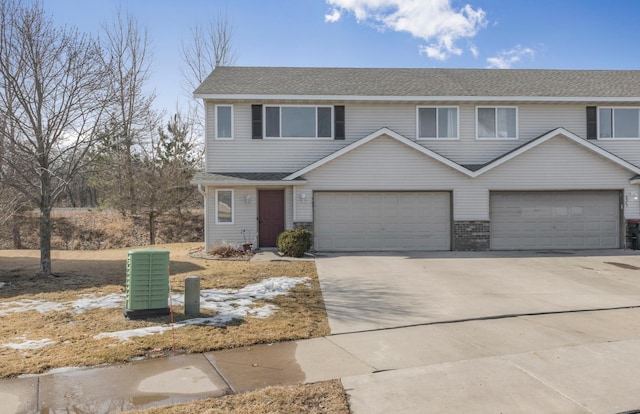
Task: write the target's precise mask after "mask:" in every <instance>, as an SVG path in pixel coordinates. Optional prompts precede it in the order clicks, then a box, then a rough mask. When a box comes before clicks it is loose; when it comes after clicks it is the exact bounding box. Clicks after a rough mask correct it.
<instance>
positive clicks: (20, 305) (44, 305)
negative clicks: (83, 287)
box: [0, 299, 66, 316]
mask: <svg viewBox="0 0 640 414" xmlns="http://www.w3.org/2000/svg"><path fill="white" fill-rule="evenodd" d="M65 309H66V305H65V303H62V302H47V301H43V300H32V299H22V300H17V301H13V302H0V316H2V315H6V314H8V313H18V312H28V311H38V312H40V313H47V312H53V311H61V310H65Z"/></svg>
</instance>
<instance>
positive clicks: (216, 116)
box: [213, 104, 234, 141]
mask: <svg viewBox="0 0 640 414" xmlns="http://www.w3.org/2000/svg"><path fill="white" fill-rule="evenodd" d="M221 107H224V108H231V136H230V137H220V136H218V108H221ZM214 119H215V122H214V124H215V125H214V126H213V128H214V133H215V138H216V139H217V140H227V141H229V140H232V139H233V137H234V131H233V105H230V104H219V105H215V116H214Z"/></svg>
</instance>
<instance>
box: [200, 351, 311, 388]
mask: <svg viewBox="0 0 640 414" xmlns="http://www.w3.org/2000/svg"><path fill="white" fill-rule="evenodd" d="M297 347H298V345H297V344H296V343H295V342H283V343H277V344H270V345H257V346H252V347H249V348H239V349H230V350H226V351H219V352H212V353H210V354H208V357H209V358H211V359H212V360H213V364H214V365H215V366H216V367H217V368H218V370H219V371H220V373H221V374H222V376H223V377H224V378H225V379H226V380H227V382H228V383H229V384H230V385H231V387H232V388H233V389H234V391H236V392H244V391H250V390H255V389H258V388H262V387H265V386H267V385H293V384H299V383H301V382H303V381H304V380H305V374H304V372H303V371H302V369H301V368H300V365H299V364H298V362H297V361H296V349H297Z"/></svg>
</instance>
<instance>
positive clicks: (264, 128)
mask: <svg viewBox="0 0 640 414" xmlns="http://www.w3.org/2000/svg"><path fill="white" fill-rule="evenodd" d="M267 108H279V111H278V116H279V133H280V136H279V137H271V136H267ZM282 108H315V113H314V115H315V128H314V132H315V136H313V137H283V136H282ZM318 108H329V109H330V110H331V120H330V126H331V135H330V136H328V137H319V136H318ZM262 119H263V120H264V122H263V123H262V137H263V139H267V140H269V139H278V140H283V139H296V140H298V139H303V140H304V139H326V140H332V139H333V137H334V135H335V131H334V124H335V113H334V107H333V105H295V104H286V105H281V104H264V105H262Z"/></svg>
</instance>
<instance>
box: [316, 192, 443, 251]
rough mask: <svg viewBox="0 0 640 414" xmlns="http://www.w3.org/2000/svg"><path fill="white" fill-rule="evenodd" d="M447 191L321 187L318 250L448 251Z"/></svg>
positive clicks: (317, 227)
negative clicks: (367, 190) (374, 190)
mask: <svg viewBox="0 0 640 414" xmlns="http://www.w3.org/2000/svg"><path fill="white" fill-rule="evenodd" d="M450 200H451V196H450V193H448V192H353V193H351V192H317V193H315V194H314V205H313V209H314V228H313V229H314V247H315V249H316V250H319V251H340V250H342V251H356V250H361V251H366V250H449V249H450V243H451V242H450V240H451V207H450Z"/></svg>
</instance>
